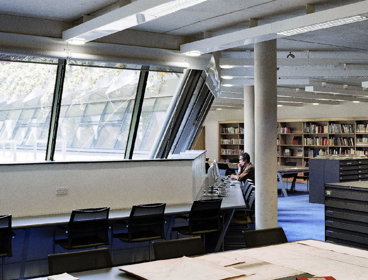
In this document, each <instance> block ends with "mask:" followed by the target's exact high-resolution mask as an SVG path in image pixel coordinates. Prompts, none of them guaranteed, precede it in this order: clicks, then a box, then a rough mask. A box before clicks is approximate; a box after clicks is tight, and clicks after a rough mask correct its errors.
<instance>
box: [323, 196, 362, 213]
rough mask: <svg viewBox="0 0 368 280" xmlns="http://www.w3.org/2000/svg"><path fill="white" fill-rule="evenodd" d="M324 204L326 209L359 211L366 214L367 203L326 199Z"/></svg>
mask: <svg viewBox="0 0 368 280" xmlns="http://www.w3.org/2000/svg"><path fill="white" fill-rule="evenodd" d="M325 204H326V207H327V208H328V207H333V208H338V209H347V210H352V211H360V212H365V213H368V203H367V202H366V201H363V202H360V201H359V202H358V201H355V202H350V201H349V202H346V201H341V200H334V199H326V201H325Z"/></svg>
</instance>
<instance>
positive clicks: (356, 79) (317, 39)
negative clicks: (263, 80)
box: [0, 0, 368, 107]
mask: <svg viewBox="0 0 368 280" xmlns="http://www.w3.org/2000/svg"><path fill="white" fill-rule="evenodd" d="M140 1H145V0H136V1H130V0H120V1H114V0H64V1H59V0H32V1H29V0H12V1H9V0H0V51H2V52H8V53H30V54H37V55H49V56H59V55H60V54H61V53H62V52H63V51H64V52H67V54H66V55H71V53H75V54H72V55H75V56H76V57H80V58H89V59H91V58H92V59H93V58H95V59H99V58H101V59H103V58H109V59H120V60H123V61H126V62H129V63H132V62H135V61H136V62H137V63H140V62H146V63H156V64H163V65H170V64H172V65H175V66H180V65H183V66H184V65H185V64H184V63H189V65H191V67H196V66H193V65H197V67H203V65H205V64H206V63H207V62H208V58H209V57H210V56H209V55H203V56H202V57H200V58H187V57H185V56H184V55H183V54H181V53H180V49H181V47H183V45H185V44H188V43H189V45H190V44H191V43H193V42H199V43H201V42H202V41H203V40H204V39H208V38H214V39H213V41H211V42H214V43H211V44H213V46H214V47H216V45H217V43H216V42H217V38H219V41H220V38H222V37H221V35H225V36H224V38H225V39H224V40H226V38H228V37H230V34H231V33H232V32H237V31H244V30H251V27H250V25H251V22H253V20H252V21H251V19H256V20H257V23H258V26H257V27H260V26H262V25H265V24H270V23H272V24H273V26H277V25H278V24H279V23H280V22H281V21H282V20H288V21H289V20H290V19H292V18H295V17H298V16H305V15H306V14H307V8H306V7H307V5H308V9H310V8H311V4H314V9H315V13H318V12H323V11H328V10H329V9H333V8H336V7H339V6H343V5H348V4H354V5H357V4H359V3H360V4H363V5H366V6H367V11H368V1H350V0H345V1H331V0H247V1H245V0H226V1H225V0H208V1H205V2H203V3H200V4H198V5H196V6H193V7H189V8H186V9H183V10H180V11H177V12H175V13H172V14H169V15H167V16H164V17H161V18H158V19H156V20H153V21H150V22H146V23H143V24H141V25H138V26H135V27H133V28H130V29H128V30H124V31H120V32H117V33H115V34H112V35H109V36H106V37H103V38H100V39H98V40H96V41H93V42H89V43H87V44H86V45H84V46H81V47H71V46H69V45H67V44H66V43H65V42H64V41H63V39H62V32H63V31H64V30H66V29H70V28H72V27H74V26H76V25H78V24H81V23H83V22H88V20H91V19H93V18H98V17H100V16H101V15H104V14H106V13H109V12H111V11H114V10H115V9H118V8H120V7H129V6H125V5H132V4H133V3H131V2H140ZM152 1H153V0H152ZM155 1H157V2H159V1H160V0H155ZM363 12H364V11H363ZM363 15H365V16H366V15H367V14H364V13H363ZM367 30H368V20H366V21H362V22H358V23H352V24H349V25H344V26H340V27H333V28H329V29H324V30H320V31H314V32H309V33H304V34H301V35H295V36H291V37H285V38H279V39H277V46H278V67H279V70H278V78H279V95H280V97H279V101H280V102H281V101H284V102H285V101H287V100H293V99H294V100H296V98H299V100H301V101H303V102H307V101H308V100H306V99H308V98H311V97H312V96H311V94H310V93H308V92H305V91H304V87H305V86H308V85H314V87H315V88H316V89H318V91H317V90H315V93H314V94H313V98H314V100H316V98H317V99H318V96H319V95H320V98H321V99H325V100H324V102H326V99H328V98H327V97H329V96H331V98H330V99H331V100H335V101H334V102H331V104H335V103H336V100H343V99H344V98H345V100H350V101H349V102H351V101H352V100H358V99H356V98H355V97H357V98H358V96H359V98H360V99H359V100H360V101H362V102H364V101H365V100H364V96H365V95H366V92H367V91H363V89H362V88H361V86H360V85H361V82H362V81H367V80H368V36H367V35H368V34H367ZM256 36H257V35H256ZM241 39H246V38H241ZM65 49H67V51H65ZM289 52H292V54H293V55H294V56H295V57H294V58H291V57H290V56H289V58H286V57H287V55H288V54H289ZM219 56H220V59H219V62H220V64H232V65H236V66H237V67H235V68H233V69H228V70H225V69H221V76H235V78H233V79H232V80H222V81H221V84H222V85H223V84H229V85H232V87H222V91H221V94H220V97H219V98H217V100H216V101H215V105H217V106H235V107H236V106H238V107H239V106H241V102H239V100H242V88H243V86H244V85H250V84H253V79H252V76H253V68H252V67H248V68H244V67H242V66H244V65H250V66H252V65H253V45H252V44H248V45H236V46H232V48H231V49H221V53H220V55H219ZM173 61H174V62H173ZM199 65H202V66H199ZM245 76H249V77H246V78H245ZM343 85H345V86H343ZM297 88H299V90H297ZM351 88H354V90H353V91H352V90H350V91H349V89H351ZM335 91H339V95H336V94H331V93H336V92H335ZM326 94H327V95H326ZM362 96H363V97H362ZM367 96H368V92H367ZM301 98H302V99H301ZM321 102H323V101H322V100H321ZM337 102H341V101H337Z"/></svg>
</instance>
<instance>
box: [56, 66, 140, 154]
mask: <svg viewBox="0 0 368 280" xmlns="http://www.w3.org/2000/svg"><path fill="white" fill-rule="evenodd" d="M138 79H139V71H136V70H123V69H113V68H101V67H86V66H72V65H69V66H67V69H66V73H65V82H64V89H63V97H62V104H61V111H60V119H59V129H58V134H57V141H56V151H55V156H54V158H55V160H68V161H75V160H90V161H95V160H108V159H123V158H124V152H125V146H126V140H127V135H128V131H129V125H130V120H131V115H132V106H133V104H134V98H135V94H136V91H137V84H138Z"/></svg>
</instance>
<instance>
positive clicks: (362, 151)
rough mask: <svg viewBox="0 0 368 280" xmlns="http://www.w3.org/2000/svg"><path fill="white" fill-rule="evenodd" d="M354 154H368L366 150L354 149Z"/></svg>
mask: <svg viewBox="0 0 368 280" xmlns="http://www.w3.org/2000/svg"><path fill="white" fill-rule="evenodd" d="M355 154H356V155H358V156H368V150H356V151H355Z"/></svg>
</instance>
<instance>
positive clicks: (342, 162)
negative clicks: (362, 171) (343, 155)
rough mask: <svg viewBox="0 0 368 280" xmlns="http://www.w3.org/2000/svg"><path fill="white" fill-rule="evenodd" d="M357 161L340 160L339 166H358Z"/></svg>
mask: <svg viewBox="0 0 368 280" xmlns="http://www.w3.org/2000/svg"><path fill="white" fill-rule="evenodd" d="M358 164H359V160H340V166H346V165H358Z"/></svg>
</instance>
